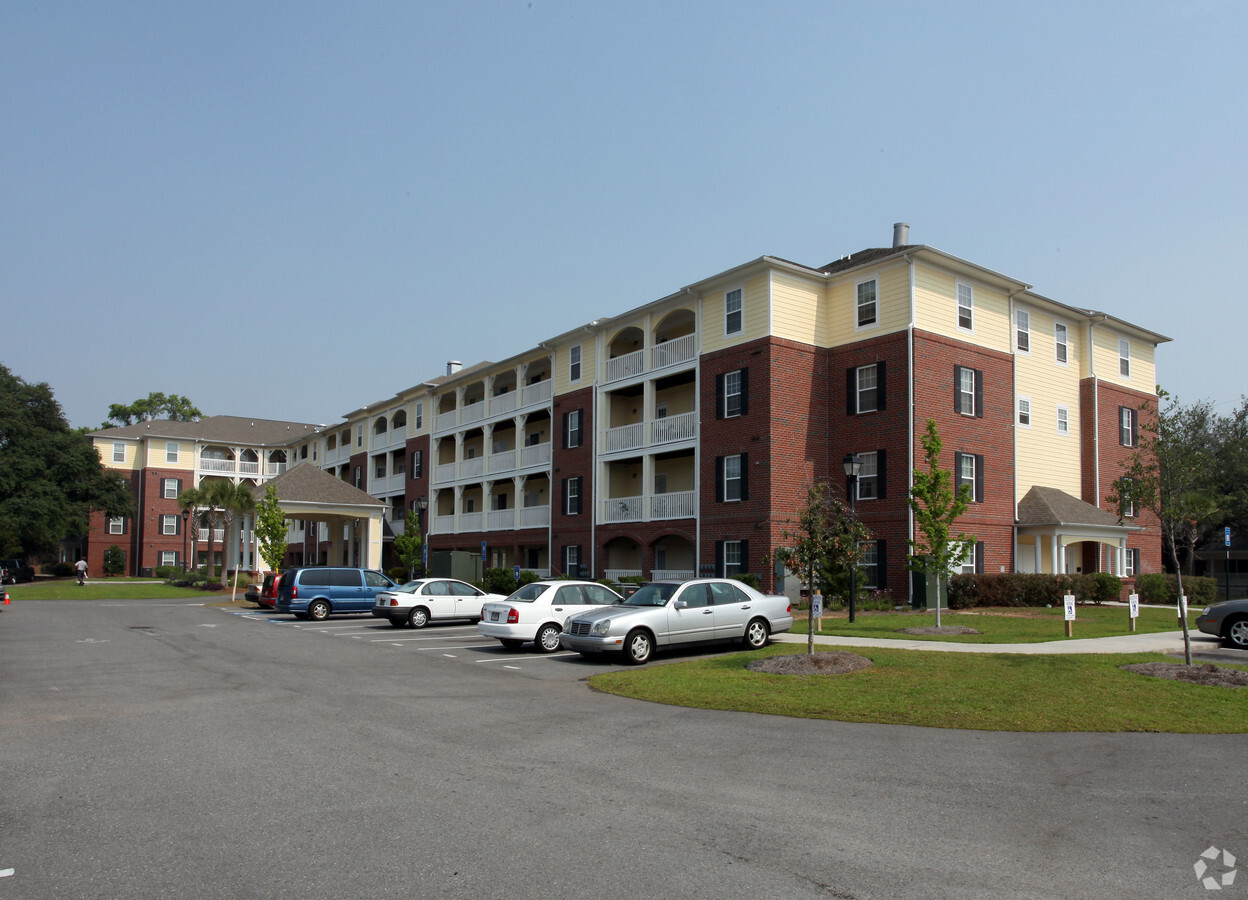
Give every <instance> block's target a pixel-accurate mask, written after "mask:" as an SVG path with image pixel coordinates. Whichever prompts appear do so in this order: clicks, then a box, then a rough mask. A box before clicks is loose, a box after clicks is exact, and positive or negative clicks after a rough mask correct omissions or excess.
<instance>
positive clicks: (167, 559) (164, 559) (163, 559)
mask: <svg viewBox="0 0 1248 900" xmlns="http://www.w3.org/2000/svg"><path fill="white" fill-rule="evenodd" d="M160 564H161V565H162V566H176V565H177V564H178V552H177V551H176V550H161V551H160Z"/></svg>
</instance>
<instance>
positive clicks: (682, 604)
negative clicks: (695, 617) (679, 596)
mask: <svg viewBox="0 0 1248 900" xmlns="http://www.w3.org/2000/svg"><path fill="white" fill-rule="evenodd" d="M688 606H689V604H688V603H686V602H685V601H684V600H677V601H676V602H675V603H673V604H672V608H673V609H686V608H688Z"/></svg>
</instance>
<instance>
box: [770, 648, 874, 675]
mask: <svg viewBox="0 0 1248 900" xmlns="http://www.w3.org/2000/svg"><path fill="white" fill-rule="evenodd" d="M869 665H871V660H869V659H867V658H866V657H865V656H859V655H858V654H857V653H849V652H847V651H845V650H833V651H828V652H824V653H788V654H785V655H783V656H769V657H767V658H766V659H756V660H754V661H753V662H751V663H747V664H746V668H747V669H749V670H750V671H751V672H764V673H766V674H768V675H845V674H847V673H849V672H856V671H858V670H859V669H865V668H866V667H867V666H869Z"/></svg>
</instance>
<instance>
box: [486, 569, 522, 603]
mask: <svg viewBox="0 0 1248 900" xmlns="http://www.w3.org/2000/svg"><path fill="white" fill-rule="evenodd" d="M512 571H513V570H512V569H508V568H503V567H502V566H499V567H497V568H491V569H486V570H485V572H484V573H483V576H482V578H481V585H480V586H481V589H482V590H484V591H485V592H486V593H487V594H502V595H503V596H507V595H508V594H510V593H512V592H513V591H515V589H516V586H517V585H516V576H515V575H513V574H512Z"/></svg>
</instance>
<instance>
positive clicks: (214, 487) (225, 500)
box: [201, 479, 256, 600]
mask: <svg viewBox="0 0 1248 900" xmlns="http://www.w3.org/2000/svg"><path fill="white" fill-rule="evenodd" d="M201 487H203V490H204V496H205V499H206V500H207V503H208V509H209V510H210V513H211V511H219V512H220V517H221V530H222V549H223V550H224V548H225V547H226V546H229V547H232V548H233V549H235V550H237V549H238V545H237V544H235V543H233V539H232V538H231V537H230V528H231V527H232V526H233V525H234V519H235V518H236V517H238V516H243V515H246V514H247V513H249V512H251V511H252V510H253V509H255V507H256V500H255V498H254V497H252V496H251V489H250V488H249V487H247V486H246V485H244V484H241V483H238V482H234V481H229V480H226V479H214V480H213V481H210V482H209V483H208V484H207V485H206V486H203V485H201ZM212 541H213V537H212V534H211V533H209V537H208V543H209V550H211V548H212ZM226 542H230V543H228V544H227V543H226ZM208 555H209V558H211V557H212V554H211V552H210V553H209V554H208ZM222 556H223V558H222V564H223V565H224V564H228V563H229V555H228V554H226V553H224V552H223V554H222ZM237 593H238V566H237V565H236V566H235V567H234V590H233V593H232V594H231V596H230V599H231V600H233V599H234V596H235V595H237Z"/></svg>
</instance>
